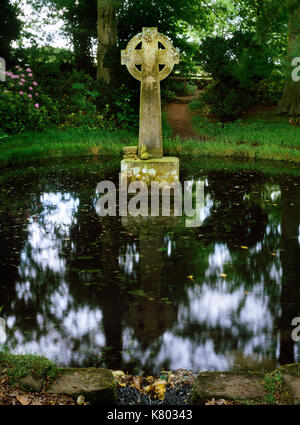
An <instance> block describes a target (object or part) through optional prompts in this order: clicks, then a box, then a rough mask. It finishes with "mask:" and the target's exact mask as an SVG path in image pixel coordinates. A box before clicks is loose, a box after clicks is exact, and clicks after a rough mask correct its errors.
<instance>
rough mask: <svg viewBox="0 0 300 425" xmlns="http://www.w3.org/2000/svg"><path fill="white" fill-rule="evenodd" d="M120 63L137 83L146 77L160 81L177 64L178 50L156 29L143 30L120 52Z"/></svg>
mask: <svg viewBox="0 0 300 425" xmlns="http://www.w3.org/2000/svg"><path fill="white" fill-rule="evenodd" d="M121 63H122V65H126V66H127V69H128V71H129V72H130V74H131V75H132V76H133V77H134V78H136V79H137V80H139V81H142V80H143V79H144V78H146V77H147V76H150V77H154V78H155V77H156V78H157V80H158V81H161V80H163V79H165V78H167V76H168V75H169V74H170V73H171V72H172V70H173V67H174V65H175V64H178V63H179V50H178V49H175V47H174V45H173V43H172V41H171V40H170V39H169V38H168V37H167V36H165V35H164V34H160V33H159V32H158V31H157V28H143V32H142V33H139V34H137V35H135V36H134V37H133V38H132V39H131V40H130V41H129V43H128V44H127V47H126V49H125V50H122V52H121ZM139 67H140V68H139ZM160 68H162V69H160Z"/></svg>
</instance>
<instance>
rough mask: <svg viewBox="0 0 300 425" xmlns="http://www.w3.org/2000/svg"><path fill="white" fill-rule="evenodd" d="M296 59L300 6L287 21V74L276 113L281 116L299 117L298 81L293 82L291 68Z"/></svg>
mask: <svg viewBox="0 0 300 425" xmlns="http://www.w3.org/2000/svg"><path fill="white" fill-rule="evenodd" d="M296 57H300V5H299V6H298V8H297V9H296V11H295V12H294V13H293V14H292V15H291V16H290V20H289V41H288V64H289V72H288V78H287V81H286V83H285V87H284V91H283V95H282V98H281V100H280V102H279V104H278V106H277V113H278V114H281V115H288V116H295V115H300V81H298V82H297V81H294V80H293V78H292V71H293V68H292V66H291V64H292V60H293V59H294V58H296Z"/></svg>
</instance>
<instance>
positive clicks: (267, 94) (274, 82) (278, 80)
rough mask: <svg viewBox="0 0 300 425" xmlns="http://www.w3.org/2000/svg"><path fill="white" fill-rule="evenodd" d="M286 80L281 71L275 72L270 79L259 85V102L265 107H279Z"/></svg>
mask: <svg viewBox="0 0 300 425" xmlns="http://www.w3.org/2000/svg"><path fill="white" fill-rule="evenodd" d="M284 83H285V78H284V75H283V73H281V72H280V71H279V70H274V71H273V72H272V73H271V75H270V77H269V78H265V79H264V80H262V81H260V82H259V84H258V88H257V92H258V96H259V100H260V101H261V102H262V103H263V104H264V105H277V103H278V102H279V101H280V99H281V96H282V92H283V88H284Z"/></svg>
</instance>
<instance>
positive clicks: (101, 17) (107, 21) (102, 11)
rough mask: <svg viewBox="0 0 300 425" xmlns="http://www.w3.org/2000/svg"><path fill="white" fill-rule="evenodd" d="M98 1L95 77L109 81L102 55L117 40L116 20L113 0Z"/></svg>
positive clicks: (107, 69) (107, 70)
mask: <svg viewBox="0 0 300 425" xmlns="http://www.w3.org/2000/svg"><path fill="white" fill-rule="evenodd" d="M97 1H98V55H97V56H98V66H97V79H100V78H103V79H104V80H105V81H106V82H107V83H109V82H110V72H109V68H106V67H104V64H103V62H104V57H105V54H106V52H107V50H108V48H109V47H111V46H113V45H114V44H115V43H116V42H117V20H116V7H115V1H114V0H97Z"/></svg>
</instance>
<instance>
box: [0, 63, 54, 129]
mask: <svg viewBox="0 0 300 425" xmlns="http://www.w3.org/2000/svg"><path fill="white" fill-rule="evenodd" d="M6 74H7V82H6V84H5V86H6V88H5V89H4V90H3V91H2V92H1V94H0V122H1V128H2V130H3V131H4V132H7V133H21V132H23V131H24V130H30V129H37V130H43V129H45V128H47V126H48V125H50V124H51V123H58V119H59V116H58V108H57V106H56V104H55V102H53V101H52V99H51V98H50V97H49V96H47V95H45V94H42V93H40V92H39V91H38V90H39V89H38V83H37V82H36V81H35V80H34V76H33V74H32V70H31V68H27V69H26V70H25V69H23V68H21V67H20V66H17V67H16V68H15V72H14V73H12V72H8V71H7V72H6Z"/></svg>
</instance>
